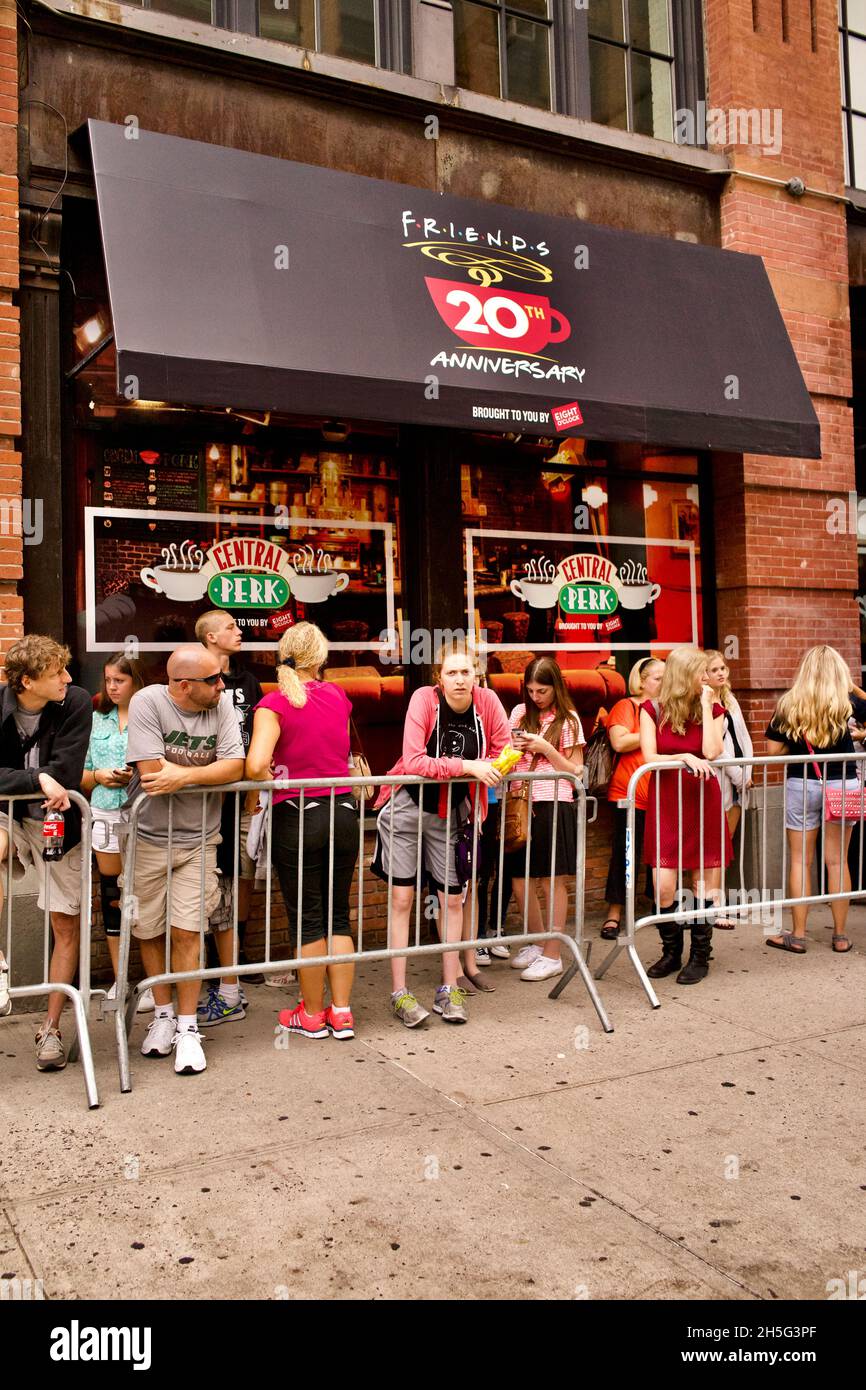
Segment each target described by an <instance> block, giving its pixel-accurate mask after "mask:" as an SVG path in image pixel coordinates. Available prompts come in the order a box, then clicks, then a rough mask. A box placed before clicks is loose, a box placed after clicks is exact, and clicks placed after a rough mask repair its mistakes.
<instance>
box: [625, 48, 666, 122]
mask: <svg viewBox="0 0 866 1390" xmlns="http://www.w3.org/2000/svg"><path fill="white" fill-rule="evenodd" d="M671 76H672V74H671V65H670V63H666V62H665V61H664V59H662V58H648V57H646V56H645V55H644V54H643V53H632V55H631V82H632V93H633V96H632V102H633V107H634V128H635V130H637V131H639V132H640V134H641V135H653V136H655V138H656V139H657V140H673V138H674V134H673V102H672V92H671Z"/></svg>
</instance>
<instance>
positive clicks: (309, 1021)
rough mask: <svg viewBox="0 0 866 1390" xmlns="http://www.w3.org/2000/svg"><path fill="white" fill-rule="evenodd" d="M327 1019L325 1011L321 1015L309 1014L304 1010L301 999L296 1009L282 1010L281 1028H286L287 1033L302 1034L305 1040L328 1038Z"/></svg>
mask: <svg viewBox="0 0 866 1390" xmlns="http://www.w3.org/2000/svg"><path fill="white" fill-rule="evenodd" d="M326 1017H327V1015H326V1014H325V1011H324V1009H323V1010H322V1012H321V1013H320V1014H308V1013H307V1011H306V1009H305V1008H304V1001H303V999H299V1000H298V1007H297V1008H296V1009H283V1010H282V1012H281V1014H280V1027H281V1028H285V1030H286V1032H287V1033H300V1034H301V1036H302V1037H304V1038H326V1037H327V1036H328V1029H327V1027H326V1024H325V1019H326Z"/></svg>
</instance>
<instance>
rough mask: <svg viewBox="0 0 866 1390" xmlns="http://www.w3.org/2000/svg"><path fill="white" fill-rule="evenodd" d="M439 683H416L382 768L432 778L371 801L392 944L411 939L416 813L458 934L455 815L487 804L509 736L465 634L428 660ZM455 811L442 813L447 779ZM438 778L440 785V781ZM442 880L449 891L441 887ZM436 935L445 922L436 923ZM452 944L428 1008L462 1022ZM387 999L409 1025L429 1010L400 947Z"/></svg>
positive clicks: (448, 922)
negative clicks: (397, 742) (413, 987)
mask: <svg viewBox="0 0 866 1390" xmlns="http://www.w3.org/2000/svg"><path fill="white" fill-rule="evenodd" d="M434 675H435V677H436V684H435V685H434V686H427V687H426V688H424V689H423V690H416V691H415V694H414V695H413V696H412V698H411V700H410V701H409V709H408V711H407V713H406V723H405V726H404V729H403V756H402V757H401V758H400V760H399V761H398V762H397V763H396V764H395V766H394V767H392V768H391V769H390V773H389V774H388V775H391V774H394V775H395V776H400V775H401V774H402V775H413V776H417V777H426V778H432V779H435V782H434V783H433V784H429V783H428V784H427V785H424V786H421V787H418V786H412V787H396V788H395V789H394V790H393V794H392V791H391V789H390V788H388V787H386V788H385V789H384V791H383V794H382V796H381V797H380V798H379V801H378V802H377V805H379V806H381V808H382V809H381V810H380V812H379V816H378V820H377V833H378V839H377V844H376V854H375V858H374V860H373V864H372V871H373V873H374V874H377V875H378V877H380V878H383V879H385V880H386V881H387V880H388V878H389V876H390V881H391V914H390V916H391V934H390V940H389V943H388V944H389V946H391V947H395V948H398V949H399V948H401V947H404V946H407V945H408V944H409V922H410V917H411V914H412V904H413V901H414V896H415V884H416V882H417V870H418V846H419V818H420V822H421V824H420V847H421V848H420V853H421V865H422V868H423V870H424V872H425V874H426V877H427V878H428V880H429V881H430V883H431V885H432V887H433V889H434V891H435V892H436V894H437V897H438V899H439V916H438V919H437V920H438V921H439V922H440V923H441V922H443V921H444V922H445V936H444V938H443V939H444V940H446V941H454V942H459V941H460V937H461V932H462V927H463V889H462V887H461V885H459V884H458V883H457V872H456V866H455V855H454V850H455V845H456V842H457V837H458V825H459V822H460V821H461V820H465V819H466V818H467V816H468V815H471V814H472V811H473V810H474V806H475V798H476V797H478V799H479V802H480V815H481V819H482V820H483V819H484V817H485V815H486V814H487V788H488V787H493V786H496V784H497V782H499V781H500V780H501V778H500V773H499V772H497V770H496V768H494V767H493V766H492V765H491V760H492V759H494V758H496V757H497V756H498V755H499V753H501V751H502V749H503V748H504V747H505V745H506V743H507V742H508V736H509V728H508V719H507V717H506V714H505V711H504V709H503V708H502V705H501V704H500V702H499V699H498V697H497V696H496V695H495V694H494V692H493V691H492V690H485V689H482V688H481V687H480V686H478V685H476V681H475V677H476V670H475V659H474V656H473V654H472V652H471V651H469V649H468V648H467V646H466V644H465V643H463V642H460V641H456V640H455V641H453V642H452V643H450V644H449V646H448V647H447V648H446V649H444V650H443V651H442V652H441V653H440V655H439V660H438V662H437V664H436V666H435V667H434ZM449 782H450V783H451V788H450V790H451V812H450V817H448V790H449V789H448V783H449ZM436 783H440V784H441V785H438V786H437V785H436ZM446 887H447V893H446ZM439 931H440V936H441V934H442V927H441V925H440V927H439ZM459 972H460V962H459V956H458V953H457V951H456V950H455V951H453V952H451V951H449V952H447V953H445V954H443V956H442V984H441V986H440V987H439V989H437V991H436V998H435V1000H434V1002H433V1011H434V1013H438V1014H439V1015H441V1017H442V1018H443V1020H444V1021H445V1022H446V1023H465V1022H466V1021H467V1017H466V1008H465V999H466V995H465V992H464V991H463V990H462V989H460V988H459V987H458V985H457V979H458V975H459ZM391 977H392V994H391V1008H392V1010H393V1012H394V1014H395V1016H396V1017H397V1018H399V1019H400V1021H401V1023H403V1024H405V1026H406V1027H407V1028H415V1027H417V1025H418V1024H419V1023H423V1022H424V1020H425V1019H426V1018H428V1017H429V1014H428V1012H427V1010H426V1009H424V1008H422V1007H421V1005H420V1004H419V1003H418V1000H417V999H416V998H415V996H414V995H413V994H410V993H409V992H408V990H407V989H406V957H405V956H394V957H393V958H392V960H391Z"/></svg>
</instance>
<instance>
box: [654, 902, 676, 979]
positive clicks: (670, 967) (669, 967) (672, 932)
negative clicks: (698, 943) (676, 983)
mask: <svg viewBox="0 0 866 1390" xmlns="http://www.w3.org/2000/svg"><path fill="white" fill-rule="evenodd" d="M659 910H660V911H661V912H664V913H670V914H671V915H673V913H675V912H676V911H677V905H676V903H674V904H673V905H672V906H671V907H662V908H660V909H659ZM658 929H659V936H660V937H661V939H662V955H661V959H660V960H657V961H656V963H655V965H651V966H650V968H649V970H648V971H647V972H646V973H647V974H648V975H649V977H650V979H651V980H661V979H663V977H664V976H665V975H672V974H673V973H674V971H675V970H679V968H680V966H681V965H682V963H683V929H682V927H680V926H677V924H676V923H675V922H659V923H658Z"/></svg>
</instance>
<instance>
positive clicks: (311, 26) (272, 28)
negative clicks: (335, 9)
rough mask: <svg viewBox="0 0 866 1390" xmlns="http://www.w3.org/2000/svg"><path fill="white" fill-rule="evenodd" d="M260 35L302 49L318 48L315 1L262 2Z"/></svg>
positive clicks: (273, 0)
mask: <svg viewBox="0 0 866 1390" xmlns="http://www.w3.org/2000/svg"><path fill="white" fill-rule="evenodd" d="M259 33H260V34H261V36H262V38H263V39H279V40H281V41H282V42H283V43H296V44H299V45H300V46H301V47H302V48H315V47H316V9H315V3H314V0H282V3H280V0H260V3H259Z"/></svg>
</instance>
